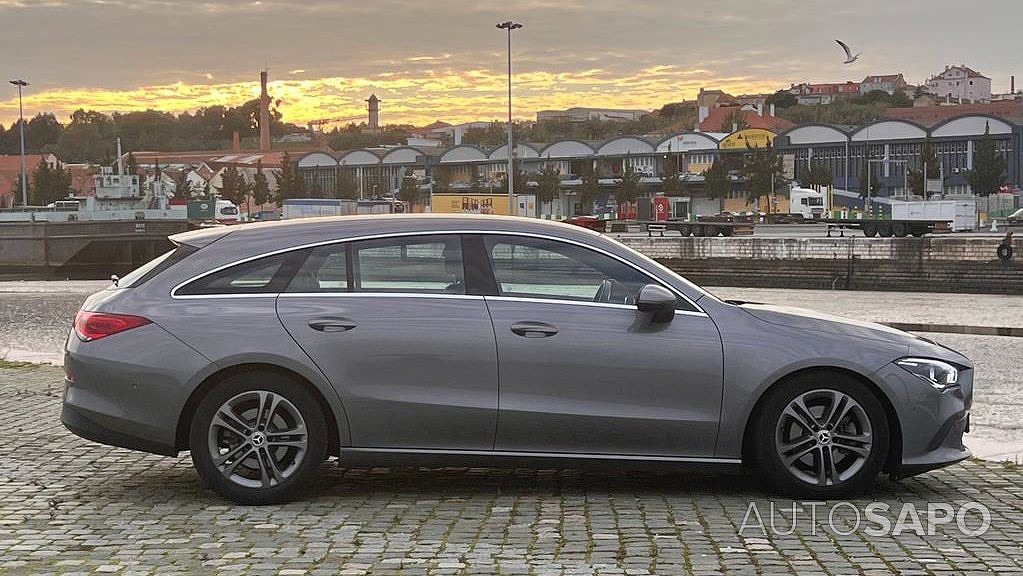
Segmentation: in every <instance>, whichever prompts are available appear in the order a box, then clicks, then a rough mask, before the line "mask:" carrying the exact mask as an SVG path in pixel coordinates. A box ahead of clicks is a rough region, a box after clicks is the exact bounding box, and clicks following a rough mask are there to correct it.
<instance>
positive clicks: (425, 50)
mask: <svg viewBox="0 0 1023 576" xmlns="http://www.w3.org/2000/svg"><path fill="white" fill-rule="evenodd" d="M505 19H515V20H517V21H519V22H522V23H523V24H524V25H525V27H524V28H523V29H521V30H518V31H516V32H515V37H514V43H515V44H514V58H515V62H514V63H515V84H516V88H515V106H516V116H518V117H523V118H526V117H532V116H533V114H534V113H535V111H536V110H538V109H543V108H560V107H567V106H608V107H612V106H613V107H628V108H648V109H652V108H656V107H659V106H660V105H662V104H664V103H666V102H672V101H678V100H681V99H686V98H692V97H693V96H694V95H695V94H696V93H697V91H698V90H699V88H700V87H701V86H704V87H708V88H724V89H726V90H729V91H731V92H734V93H741V92H763V91H774V90H775V89H777V88H780V87H788V86H789V84H791V83H793V82H801V81H807V80H809V81H818V82H822V81H843V80H860V79H862V78H863V77H864V76H865V75H867V74H874V73H891V72H903V73H904V74H905V75H906V79H907V80H908V81H910V82H911V83H913V82H920V81H923V80H924V79H925V78H926V77H927V76H928V75H930V74H933V73H935V72H938V71H940V70H941V69H942V68H943V66H944V65H945V64H953V63H966V64H967V65H970V66H972V67H974V68H975V69H977V70H979V71H981V72H982V73H984V74H986V75H987V76H989V77H991V78H992V79H993V82H994V89H995V91H1008V84H1009V75H1010V74H1017V75H1018V76H1020V81H1021V84H1023V57H1021V52H1020V38H1019V29H1018V25H1019V23H1020V22H1021V21H1023V1H1021V0H973V1H972V2H963V1H961V0H846V1H837V0H819V1H818V0H802V1H797V0H715V1H706V0H704V1H699V2H696V1H690V0H495V1H486V2H470V1H459V0H361V1H350V0H302V1H293V0H256V1H234V0H209V1H201V0H0V24H2V29H3V33H2V34H0V74H3V78H4V79H8V78H17V77H21V78H24V79H26V80H28V81H29V82H31V83H32V86H31V87H30V88H29V91H28V93H27V98H26V101H25V105H26V114H27V115H34V114H35V113H38V112H41V111H52V112H55V113H57V114H58V117H59V118H60V119H61V120H62V121H65V120H66V118H67V114H68V113H69V112H70V111H71V110H74V109H76V108H79V107H84V108H92V109H97V110H103V111H114V110H121V111H126V110H136V109H145V108H156V109H160V110H169V111H174V112H180V111H183V110H192V109H195V108H197V107H200V106H207V105H211V104H237V103H241V102H242V101H244V100H247V99H249V98H252V97H254V96H255V95H256V94H258V89H259V88H258V73H259V70H260V69H262V68H264V67H266V68H269V70H270V75H271V79H272V83H271V93H272V95H273V96H274V97H275V98H279V99H281V101H282V103H281V107H282V111H283V112H284V115H285V119H286V120H289V121H293V122H297V123H303V122H304V121H306V120H309V119H312V118H323V117H343V116H353V115H356V114H362V113H363V111H364V108H365V103H364V102H363V100H364V99H365V98H367V97H368V96H369V94H370V93H376V94H377V95H378V96H379V97H380V98H381V99H382V100H383V103H382V105H381V110H382V112H381V119H382V122H384V123H397V122H411V123H420V124H422V123H427V122H431V121H433V120H436V119H441V120H446V121H449V122H455V121H467V120H489V119H495V118H499V117H500V116H501V115H502V114H504V113H505V112H504V106H505V95H504V90H505V85H504V82H505V66H506V61H505V57H506V56H505V54H506V52H505V40H506V38H505V36H504V35H503V34H504V32H503V31H498V30H497V29H495V28H494V24H495V23H496V22H498V21H501V20H505ZM835 38H842V39H844V40H846V41H847V42H848V43H850V44H851V45H852V46H853V48H854V49H856V50H862V51H863V52H864V55H863V57H862V58H861V59H860V61H859V62H857V63H856V64H854V65H851V66H843V65H842V60H843V58H842V53H841V49H840V48H839V47H838V46H837V45H836V44H835V43H834V39H835ZM5 88H6V89H7V91H6V94H5V93H3V92H0V121H2V122H5V123H9V122H10V121H11V120H12V119H13V118H16V115H17V98H16V92H15V91H14V90H13V87H11V86H9V85H5Z"/></svg>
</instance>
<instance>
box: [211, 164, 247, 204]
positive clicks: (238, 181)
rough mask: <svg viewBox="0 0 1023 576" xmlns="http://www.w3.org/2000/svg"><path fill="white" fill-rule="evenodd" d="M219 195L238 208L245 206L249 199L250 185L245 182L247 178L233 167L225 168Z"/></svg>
mask: <svg viewBox="0 0 1023 576" xmlns="http://www.w3.org/2000/svg"><path fill="white" fill-rule="evenodd" d="M217 195H219V196H220V197H221V198H223V199H224V200H230V201H231V202H234V203H235V204H236V205H238V206H241V205H243V204H245V202H246V200H247V199H248V195H249V184H248V182H246V181H245V176H244V175H243V174H241V173H240V172H238V169H237V168H235V167H234V166H233V165H232V166H228V167H227V168H224V170H223V171H222V172H221V173H220V189H219V190H218V191H217Z"/></svg>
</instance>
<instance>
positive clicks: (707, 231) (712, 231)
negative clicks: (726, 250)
mask: <svg viewBox="0 0 1023 576" xmlns="http://www.w3.org/2000/svg"><path fill="white" fill-rule="evenodd" d="M718 232H719V230H718V227H717V226H706V227H705V228H704V229H703V235H704V236H712V237H717V235H718Z"/></svg>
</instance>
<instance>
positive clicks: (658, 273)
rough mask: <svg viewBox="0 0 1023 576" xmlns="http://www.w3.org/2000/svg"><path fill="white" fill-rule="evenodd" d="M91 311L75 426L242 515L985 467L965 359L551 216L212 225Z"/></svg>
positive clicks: (820, 481) (843, 482)
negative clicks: (182, 460)
mask: <svg viewBox="0 0 1023 576" xmlns="http://www.w3.org/2000/svg"><path fill="white" fill-rule="evenodd" d="M171 239H172V241H173V242H174V244H175V245H176V248H175V249H174V250H173V251H171V252H169V253H167V254H164V255H163V256H160V257H159V258H157V259H155V260H153V261H152V262H150V263H148V264H146V265H145V266H143V267H141V268H139V269H138V270H136V271H134V272H132V273H131V274H129V275H127V276H125V277H124V278H122V279H121V280H120V281H119V282H117V283H116V285H114V286H111V287H110V288H108V289H106V290H103V291H102V292H99V293H97V294H95V295H93V296H91V297H90V298H89V299H88V300H87V301H86V302H85V304H84V305H83V306H82V309H81V311H80V312H79V313H78V315H77V317H76V318H75V321H74V328H73V330H72V331H71V334H70V335H69V336H68V339H67V349H66V358H65V369H66V375H67V376H66V377H67V380H66V384H65V390H64V407H63V413H62V420H63V422H64V424H65V425H66V426H67V427H68V428H69V429H71V430H72V431H73V432H74V433H76V434H78V435H80V436H82V437H84V438H88V439H91V440H95V441H98V442H103V443H107V444H112V445H115V446H122V447H126V448H132V449H136V450H143V451H147V452H152V453H156V454H165V455H177V454H178V453H179V452H180V451H184V450H188V451H190V452H191V455H192V460H193V462H194V464H195V467H196V469H197V470H198V472H199V474H200V475H201V476H202V478H203V479H204V480H205V481H206V482H207V483H208V484H209V485H210V486H212V487H213V488H214V489H215V490H216V491H218V492H220V493H221V494H223V495H224V496H226V497H228V498H230V499H232V500H236V501H239V502H243V503H252V504H260V503H270V502H278V501H281V500H283V499H286V498H288V497H291V496H293V495H294V494H295V492H296V490H297V489H298V488H299V487H300V486H302V484H303V483H305V482H306V481H307V480H309V479H310V477H311V476H313V475H314V474H315V472H316V471H317V470H318V469H319V467H320V465H321V463H322V462H323V461H324V460H325V459H326V458H328V457H330V456H337V457H338V458H339V461H340V463H341V465H342V466H346V467H356V466H368V465H404V464H415V465H485V466H501V465H507V464H513V465H516V466H522V465H532V466H559V467H574V466H583V465H592V464H594V463H596V464H597V465H599V466H603V467H609V466H621V467H651V466H656V467H658V468H665V467H667V468H669V469H679V470H682V469H685V467H687V466H693V465H699V466H701V467H703V466H707V465H722V466H740V465H746V466H752V467H756V468H757V469H759V470H760V471H762V472H763V474H764V475H765V476H766V477H767V478H768V479H769V480H770V481H771V482H772V483H773V484H774V485H775V486H776V487H777V488H778V489H779V490H781V491H783V492H785V493H788V494H792V495H796V496H799V497H808V498H831V497H836V496H839V495H843V494H848V493H851V492H855V491H858V490H861V489H863V488H865V487H867V486H868V485H870V483H872V482H873V481H874V480H875V478H876V477H877V476H878V474H880V473H881V472H887V473H888V474H891V475H892V476H893V477H896V478H898V477H903V476H907V475H911V474H915V473H919V472H922V471H926V470H929V469H933V468H936V467H940V466H945V465H948V464H951V463H954V462H958V461H960V460H963V459H964V458H967V457H968V456H969V455H970V451H969V450H968V449H967V448H966V447H965V446H964V445H963V443H962V437H963V433H964V432H966V431H968V429H969V414H970V404H971V401H972V393H973V368H972V365H971V363H970V361H969V360H968V359H967V358H965V357H963V356H962V355H961V354H959V353H957V352H954V351H952V350H950V349H948V348H945V347H943V346H941V345H939V344H936V343H934V342H931V341H929V340H926V339H924V338H919V337H916V336H913V335H910V334H907V333H904V332H900V331H898V330H894V329H891V328H888V327H885V326H881V325H878V324H871V323H867V322H859V321H852V320H846V319H842V318H838V317H833V316H825V315H822V314H816V313H813V312H810V311H806V310H799V309H791V308H779V307H775V306H767V305H760V304H750V303H741V302H729V301H722V300H719V299H717V298H715V297H714V296H712V295H711V294H708V293H707V292H704V291H703V290H701V289H700V288H698V287H696V286H694V285H693V284H691V283H689V282H687V281H686V280H685V279H683V278H681V277H679V276H677V275H676V274H674V273H673V272H671V271H670V270H668V269H667V268H665V267H663V266H661V265H660V264H658V263H656V262H654V261H653V260H650V259H649V258H647V257H645V256H643V255H641V254H639V253H637V252H635V251H633V250H631V249H629V248H627V247H626V246H624V245H622V244H620V243H618V242H616V241H615V240H613V239H611V238H608V237H607V236H603V235H600V234H597V233H595V232H591V231H588V230H585V229H583V228H580V227H574V226H569V225H565V224H558V223H551V222H545V221H540V220H531V219H521V218H507V217H491V216H460V215H459V216H449V215H432V216H431V215H399V216H366V217H359V216H349V217H339V218H317V219H309V220H298V221H287V222H279V223H276V222H275V223H265V224H251V225H243V226H234V227H222V228H213V229H207V230H200V231H195V232H188V233H184V234H179V235H177V236H174V237H172V238H171Z"/></svg>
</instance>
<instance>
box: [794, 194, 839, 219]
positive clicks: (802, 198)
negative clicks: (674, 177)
mask: <svg viewBox="0 0 1023 576" xmlns="http://www.w3.org/2000/svg"><path fill="white" fill-rule="evenodd" d="M828 208H829V206H828V195H827V193H825V192H818V191H817V190H814V189H812V188H800V187H799V186H796V187H794V188H792V189H790V190H789V214H799V215H801V216H802V217H803V219H804V220H819V219H821V218H823V217H824V214H825V213H826V212H827V211H828Z"/></svg>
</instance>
